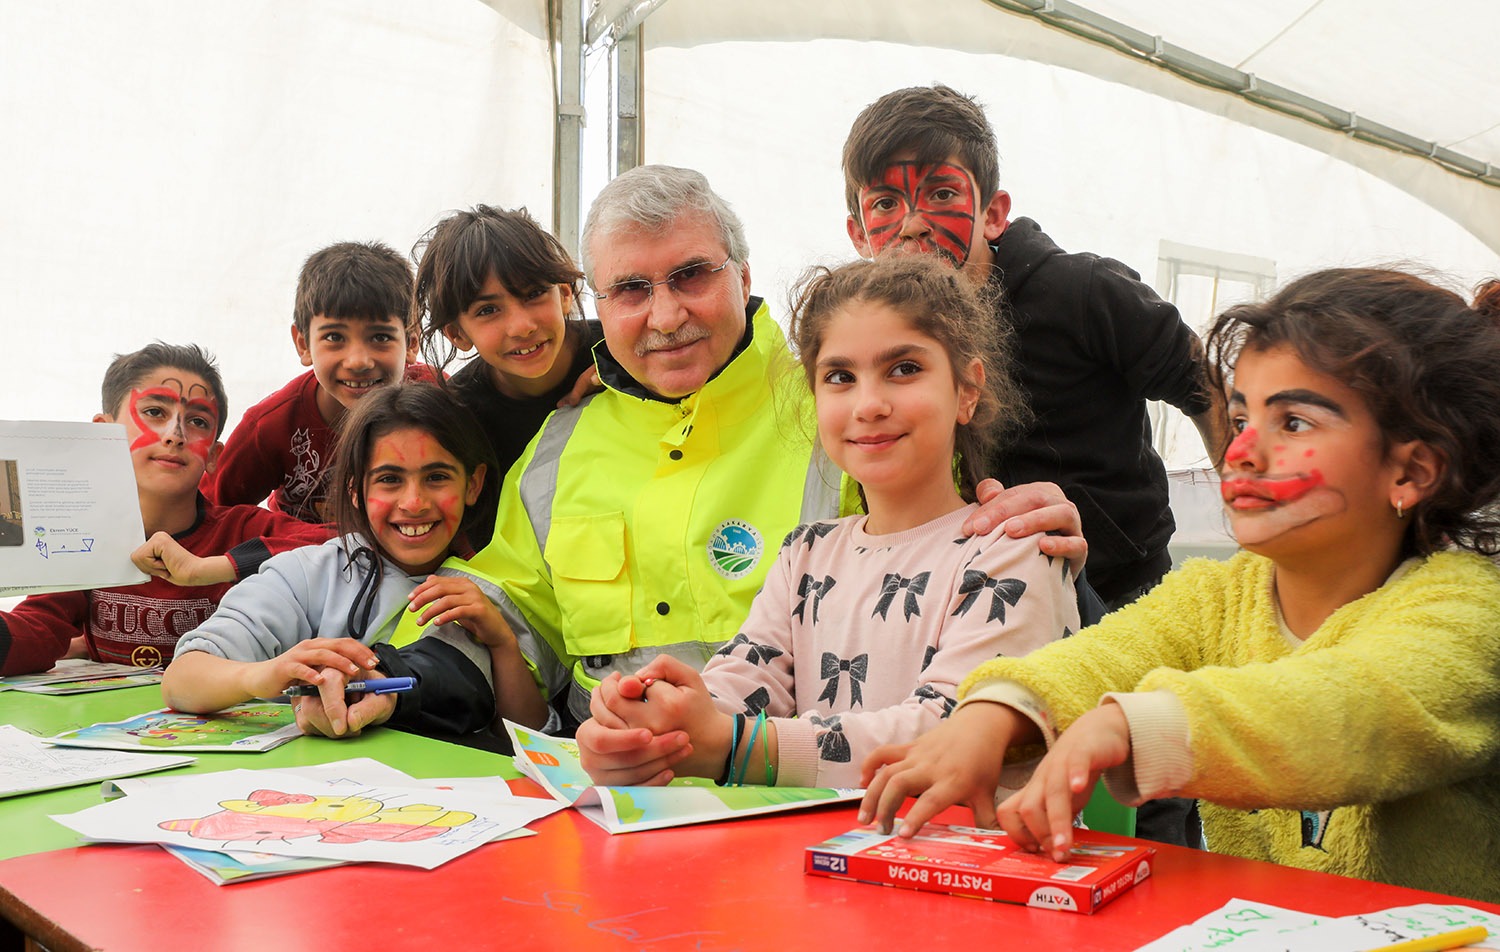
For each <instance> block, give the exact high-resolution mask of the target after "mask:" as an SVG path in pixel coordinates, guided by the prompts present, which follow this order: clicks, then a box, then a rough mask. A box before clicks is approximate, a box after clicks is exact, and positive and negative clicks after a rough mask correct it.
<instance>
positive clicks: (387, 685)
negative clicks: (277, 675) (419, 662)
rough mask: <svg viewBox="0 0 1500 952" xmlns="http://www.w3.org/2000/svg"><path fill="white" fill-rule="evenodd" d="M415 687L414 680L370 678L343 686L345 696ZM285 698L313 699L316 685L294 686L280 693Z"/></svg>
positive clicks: (384, 692) (316, 688) (381, 692)
mask: <svg viewBox="0 0 1500 952" xmlns="http://www.w3.org/2000/svg"><path fill="white" fill-rule="evenodd" d="M416 686H417V679H416V678H371V679H370V680H368V681H350V682H349V683H348V684H346V685H344V693H345V694H400V693H401V692H403V691H410V690H411V689H412V688H414V687H416ZM281 693H282V694H285V695H286V696H287V697H313V696H316V695H317V693H318V686H317V685H316V684H294V685H292V686H291V687H289V688H287V689H286V690H285V691H282V692H281Z"/></svg>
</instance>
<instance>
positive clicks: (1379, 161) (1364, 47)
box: [600, 0, 1500, 249]
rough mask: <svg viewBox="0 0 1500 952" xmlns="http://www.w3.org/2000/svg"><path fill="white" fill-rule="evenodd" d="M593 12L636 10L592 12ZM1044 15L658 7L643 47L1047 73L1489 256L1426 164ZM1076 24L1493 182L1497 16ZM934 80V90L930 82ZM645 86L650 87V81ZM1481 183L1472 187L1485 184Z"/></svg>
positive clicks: (1272, 0)
mask: <svg viewBox="0 0 1500 952" xmlns="http://www.w3.org/2000/svg"><path fill="white" fill-rule="evenodd" d="M600 6H601V8H602V9H605V10H609V9H614V10H616V11H619V10H621V9H624V8H629V7H632V6H637V7H638V6H640V3H639V0H636V2H634V3H632V2H630V0H600ZM1019 6H1027V7H1042V6H1044V4H1043V3H1042V2H1041V0H1035V2H1033V0H993V2H991V0H930V2H928V3H923V4H914V3H910V2H908V0H824V2H821V3H817V4H808V3H806V2H805V0H761V2H759V3H756V4H753V5H746V4H723V3H719V2H717V0H671V2H667V3H664V4H662V5H661V6H660V8H659V9H657V10H656V11H655V12H654V13H653V14H652V15H651V16H650V18H649V20H648V21H647V22H646V24H645V26H644V28H643V30H642V33H643V37H644V42H645V45H646V47H647V49H648V50H649V49H650V48H652V47H691V46H697V45H701V44H707V43H714V42H721V41H747V40H749V41H755V40H766V41H782V42H790V41H798V40H809V39H817V38H839V39H853V40H879V41H888V42H896V43H905V44H910V45H916V46H927V47H934V48H938V49H943V48H947V49H955V50H962V51H965V52H976V53H985V52H988V53H995V54H1000V55H1006V56H1011V57H1017V58H1022V59H1030V60H1036V61H1039V62H1047V63H1052V64H1054V65H1057V66H1062V67H1065V68H1069V69H1075V70H1079V71H1081V72H1086V73H1091V74H1093V75H1097V76H1100V77H1102V78H1104V79H1108V80H1112V81H1116V82H1120V83H1123V84H1126V85H1130V86H1133V87H1136V88H1140V89H1143V90H1146V91H1148V92H1151V93H1154V94H1156V95H1160V96H1163V97H1165V98H1170V99H1175V100H1178V101H1181V102H1184V103H1187V104H1189V105H1192V106H1195V107H1197V108H1200V109H1204V110H1206V111H1209V112H1214V113H1218V114H1222V115H1226V116H1229V117H1230V118H1233V119H1235V120H1236V121H1240V122H1244V123H1246V124H1248V125H1253V126H1257V127H1259V128H1262V129H1266V130H1268V131H1271V132H1274V133H1276V134H1278V135H1282V136H1285V137H1287V138H1290V139H1293V140H1295V141H1298V142H1302V143H1303V144H1306V145H1310V146H1312V147H1314V148H1317V149H1320V150H1321V151H1324V152H1327V153H1329V154H1331V155H1334V156H1337V157H1338V158H1340V159H1343V160H1345V161H1347V162H1350V163H1351V164H1353V165H1356V166H1358V167H1360V168H1363V169H1365V170H1366V171H1369V172H1371V173H1373V174H1376V175H1379V176H1380V177H1382V178H1385V179H1387V180H1388V181H1391V182H1392V183H1394V184H1396V185H1398V186H1399V187H1401V188H1403V189H1405V190H1406V191H1408V192H1410V193H1411V194H1413V195H1414V196H1416V197H1418V198H1419V199H1421V200H1423V201H1424V202H1427V203H1428V204H1430V205H1432V206H1433V207H1434V208H1437V209H1439V210H1441V211H1442V212H1443V213H1444V214H1447V215H1449V216H1450V217H1452V218H1453V219H1454V220H1456V221H1459V222H1460V223H1462V224H1463V225H1464V226H1465V227H1467V228H1468V229H1469V230H1470V231H1471V232H1473V233H1474V234H1475V235H1476V236H1478V237H1479V238H1480V239H1481V240H1483V241H1485V242H1486V243H1487V244H1488V245H1489V246H1490V247H1492V248H1496V249H1500V188H1497V187H1496V186H1495V185H1493V184H1486V183H1485V182H1483V181H1480V180H1478V179H1476V178H1475V177H1474V176H1473V175H1471V174H1464V173H1461V172H1454V171H1450V170H1448V169H1445V168H1443V167H1441V166H1439V165H1437V164H1436V163H1433V162H1431V161H1430V160H1428V159H1426V158H1415V157H1412V156H1410V155H1400V154H1397V153H1394V152H1392V151H1390V150H1389V149H1387V148H1385V147H1383V146H1378V145H1371V144H1367V143H1363V142H1358V141H1355V140H1354V139H1353V138H1352V137H1350V136H1348V135H1346V134H1344V133H1342V132H1339V131H1337V130H1333V129H1329V128H1327V127H1326V126H1318V125H1314V124H1312V123H1309V122H1306V121H1304V120H1302V119H1295V118H1291V117H1289V116H1287V115H1285V114H1280V113H1276V112H1273V111H1272V110H1269V109H1266V108H1264V107H1262V106H1258V105H1254V104H1252V103H1251V102H1247V101H1245V100H1242V99H1240V98H1238V97H1237V96H1234V95H1229V94H1225V93H1223V92H1220V91H1217V90H1212V89H1208V88H1205V87H1203V86H1199V85H1197V84H1194V83H1193V82H1190V81H1189V80H1186V79H1183V78H1182V77H1180V76H1178V75H1175V74H1173V73H1171V72H1168V71H1167V70H1165V69H1160V68H1157V67H1156V66H1154V65H1152V64H1150V63H1149V62H1147V61H1146V60H1144V59H1141V58H1140V57H1138V56H1135V55H1122V54H1120V53H1119V52H1116V51H1115V50H1113V49H1110V48H1107V47H1105V46H1102V45H1099V44H1096V43H1091V42H1086V41H1082V40H1080V39H1079V38H1078V37H1076V36H1073V35H1070V34H1068V33H1066V32H1064V31H1063V30H1060V29H1056V28H1054V27H1052V26H1048V25H1046V24H1044V23H1043V22H1042V21H1041V20H1040V19H1038V18H1037V17H1035V16H1032V15H1030V14H1026V13H1017V12H1014V11H1013V10H1011V9H1007V8H1010V7H1019ZM1045 6H1051V7H1054V8H1055V9H1057V10H1063V9H1067V8H1082V9H1083V10H1084V11H1085V12H1091V13H1094V14H1098V15H1100V16H1103V17H1108V18H1109V19H1112V20H1116V21H1118V22H1119V23H1121V24H1124V25H1125V26H1126V27H1130V28H1134V29H1136V30H1140V31H1142V32H1144V33H1146V34H1148V35H1153V36H1160V37H1161V38H1162V39H1163V41H1165V42H1166V43H1170V44H1172V45H1173V46H1175V47H1178V48H1181V49H1183V50H1187V51H1190V52H1191V53H1195V54H1198V55H1200V56H1203V57H1205V58H1207V59H1209V60H1212V61H1215V62H1217V63H1220V64H1223V65H1224V66H1226V67H1230V68H1237V69H1239V70H1242V71H1245V72H1249V73H1253V74H1255V76H1256V77H1257V79H1258V80H1260V81H1264V82H1270V83H1275V84H1277V85H1279V86H1282V87H1286V88H1288V89H1290V90H1293V91H1295V92H1298V93H1301V94H1303V95H1305V96H1308V97H1311V98H1312V99H1316V100H1320V101H1321V102H1323V103H1327V104H1328V105H1329V106H1332V107H1336V108H1337V109H1340V110H1348V111H1351V112H1353V113H1355V114H1356V115H1357V117H1358V121H1359V122H1360V123H1361V124H1363V123H1366V122H1374V123H1379V124H1381V125H1384V126H1387V127H1391V128H1392V129H1394V130H1398V131H1399V132H1401V133H1405V134H1408V135H1410V136H1414V137H1416V138H1418V139H1421V140H1424V141H1431V142H1434V143H1436V144H1437V145H1439V146H1442V147H1445V148H1451V149H1453V150H1454V151H1456V152H1459V153H1461V154H1463V155H1464V156H1467V157H1471V158H1472V159H1475V160H1477V161H1478V162H1479V163H1488V164H1489V166H1491V167H1492V168H1491V169H1490V170H1489V172H1490V175H1489V181H1490V182H1494V181H1496V180H1497V175H1500V70H1496V69H1495V68H1494V66H1493V59H1494V54H1493V49H1492V39H1493V37H1494V36H1496V35H1500V4H1493V3H1489V2H1486V0H1467V2H1455V3H1446V4H1423V5H1417V4H1412V3H1409V2H1400V0H1255V2H1231V0H1084V2H1082V3H1076V4H1074V3H1068V2H1067V0H1055V2H1054V3H1050V4H1045ZM935 78H936V77H935ZM646 82H647V84H648V85H649V84H650V75H649V72H648V74H647V77H646ZM1484 171H1485V170H1484V169H1483V167H1482V166H1481V167H1479V168H1478V169H1477V172H1478V173H1480V174H1483V173H1484Z"/></svg>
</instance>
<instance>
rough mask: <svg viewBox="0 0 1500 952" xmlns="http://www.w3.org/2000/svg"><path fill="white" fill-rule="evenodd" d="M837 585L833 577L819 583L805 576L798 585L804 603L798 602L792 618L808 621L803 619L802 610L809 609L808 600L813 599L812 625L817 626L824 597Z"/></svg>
mask: <svg viewBox="0 0 1500 952" xmlns="http://www.w3.org/2000/svg"><path fill="white" fill-rule="evenodd" d="M837 584H838V582H835V581H834V580H833V576H831V575H825V576H823V578H822V580H821V581H819V580H818V579H815V578H813V577H812V576H811V575H805V574H804V575H803V576H802V581H800V582H798V583H797V594H798V595H800V596H801V597H802V601H800V602H798V603H797V607H796V608H794V609H792V617H793V618H795V619H797V620H798V621H806V620H807V619H805V618H803V617H802V610H803V609H804V608H806V607H807V603H808V600H809V599H811V601H812V623H813V624H814V625H816V624H817V623H818V606H819V605H820V604H822V602H823V598H824V596H826V595H827V594H828V593H829V591H830V590H831V589H832V588H833V587H834V586H835V585H837Z"/></svg>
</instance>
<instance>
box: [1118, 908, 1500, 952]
mask: <svg viewBox="0 0 1500 952" xmlns="http://www.w3.org/2000/svg"><path fill="white" fill-rule="evenodd" d="M1476 925H1477V926H1485V927H1487V928H1488V929H1489V931H1490V935H1489V938H1487V939H1484V940H1483V941H1481V942H1477V943H1474V944H1472V945H1469V946H1466V947H1465V948H1474V949H1494V950H1500V916H1497V915H1495V914H1494V913H1489V912H1484V911H1482V910H1479V909H1475V908H1473V907H1472V906H1463V905H1438V904H1436V903H1422V904H1418V905H1413V906H1399V907H1396V908H1392V909H1382V910H1378V911H1375V912H1367V913H1361V914H1359V915H1353V916H1318V915H1312V914H1310V913H1306V912H1298V911H1297V910H1295V909H1283V908H1281V907H1279V906H1272V905H1268V904H1266V903H1260V902H1251V901H1249V900H1245V899H1231V900H1229V901H1228V902H1227V903H1225V904H1224V905H1223V906H1220V907H1219V908H1218V909H1215V910H1214V911H1213V912H1211V913H1209V914H1208V915H1206V916H1203V917H1201V918H1199V919H1198V920H1197V921H1196V922H1192V923H1189V924H1188V925H1185V926H1180V927H1179V928H1176V929H1173V930H1172V931H1171V932H1169V933H1167V934H1166V935H1164V936H1162V937H1161V938H1160V939H1157V940H1156V941H1155V942H1152V943H1150V944H1149V945H1143V946H1141V947H1140V949H1139V950H1137V952H1207V950H1210V949H1212V950H1220V952H1363V950H1366V949H1374V948H1383V947H1385V946H1388V945H1394V944H1396V943H1398V942H1405V941H1407V940H1410V939H1423V938H1428V937H1430V936H1435V935H1441V934H1442V933H1444V932H1453V931H1456V930H1458V929H1462V928H1465V927H1467V926H1476Z"/></svg>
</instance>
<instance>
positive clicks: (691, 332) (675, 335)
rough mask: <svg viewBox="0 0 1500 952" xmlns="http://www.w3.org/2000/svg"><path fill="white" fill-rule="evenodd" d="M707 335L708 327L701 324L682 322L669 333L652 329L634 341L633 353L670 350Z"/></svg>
mask: <svg viewBox="0 0 1500 952" xmlns="http://www.w3.org/2000/svg"><path fill="white" fill-rule="evenodd" d="M707 336H708V328H706V327H704V326H703V325H701V324H684V325H683V326H682V327H679V328H678V329H677V330H675V331H673V332H672V333H670V334H663V333H662V332H661V331H652V332H651V333H649V334H647V335H646V336H645V337H643V338H641V339H640V340H639V341H636V345H635V355H636V356H637V357H644V356H646V355H647V354H649V353H651V352H652V351H656V350H671V349H672V348H674V347H683V346H686V345H688V344H691V343H692V342H693V341H697V340H702V339H703V338H705V337H707Z"/></svg>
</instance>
